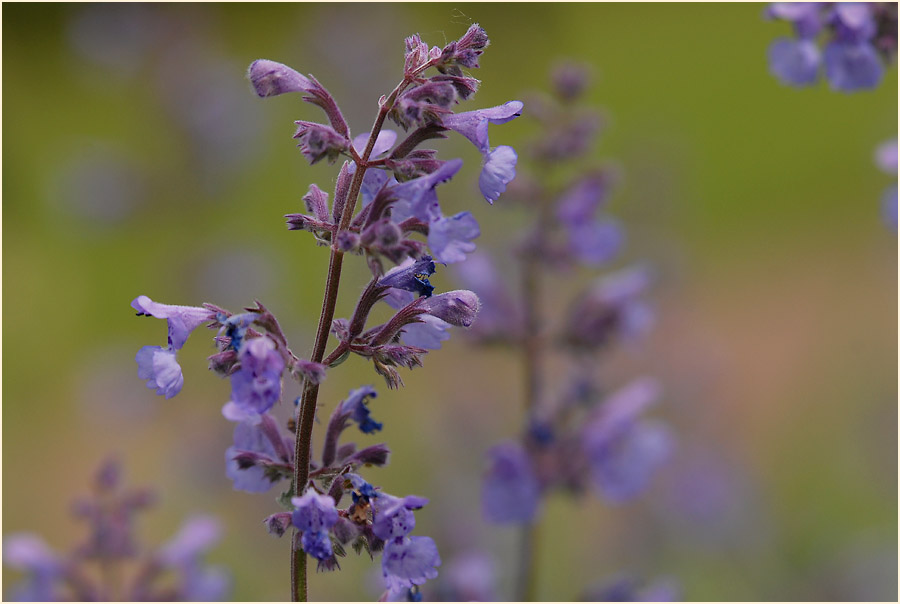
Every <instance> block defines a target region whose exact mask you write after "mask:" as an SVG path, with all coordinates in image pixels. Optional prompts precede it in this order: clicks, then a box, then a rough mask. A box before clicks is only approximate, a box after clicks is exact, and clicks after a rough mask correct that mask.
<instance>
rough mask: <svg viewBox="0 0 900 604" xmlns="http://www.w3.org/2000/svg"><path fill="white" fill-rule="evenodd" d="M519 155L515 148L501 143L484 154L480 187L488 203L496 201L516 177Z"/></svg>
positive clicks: (479, 180)
mask: <svg viewBox="0 0 900 604" xmlns="http://www.w3.org/2000/svg"><path fill="white" fill-rule="evenodd" d="M518 159H519V156H518V155H516V151H515V149H513V148H512V147H508V146H506V145H500V146H499V147H497V148H496V149H494V150H493V151H491V152H489V153H486V154H485V155H484V161H483V163H482V168H481V174H480V175H479V176H478V188H479V189H480V190H481V194H482V195H484V198H485V199H486V200H487V201H488V203H494V202H495V201H497V199H499V198H500V194H501V193H503V192H504V191H506V185H508V184H509V183H510V182H512V179H513V178H515V177H516V161H517V160H518Z"/></svg>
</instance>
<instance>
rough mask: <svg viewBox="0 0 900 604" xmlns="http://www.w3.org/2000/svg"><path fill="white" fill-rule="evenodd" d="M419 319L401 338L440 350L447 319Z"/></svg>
mask: <svg viewBox="0 0 900 604" xmlns="http://www.w3.org/2000/svg"><path fill="white" fill-rule="evenodd" d="M895 206H896V204H895ZM895 222H896V221H895ZM418 319H419V320H420V321H421V323H412V324H411V325H407V326H405V327H404V328H403V335H402V336H400V338H401V339H402V340H403V343H404V344H406V345H407V346H415V347H417V348H425V349H426V350H438V349H439V348H440V347H441V342H444V341H446V340H449V339H450V333H449V329H450V327H451V326H450V324H449V323H447V322H446V321H442V320H441V319H438V318H437V317H433V316H431V315H419V316H418Z"/></svg>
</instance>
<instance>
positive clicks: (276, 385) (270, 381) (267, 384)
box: [231, 336, 284, 413]
mask: <svg viewBox="0 0 900 604" xmlns="http://www.w3.org/2000/svg"><path fill="white" fill-rule="evenodd" d="M238 360H239V361H240V368H239V369H238V370H237V371H235V372H234V373H233V374H231V400H232V402H234V403H235V404H237V405H238V406H239V407H242V408H243V409H244V410H245V411H247V412H248V413H264V412H265V411H267V410H268V409H270V408H271V407H272V405H274V404H275V403H276V402H278V401H279V400H280V399H281V373H282V371H284V359H283V358H282V356H281V354H279V352H278V351H277V350H276V349H275V343H274V342H273V341H272V340H271V339H269V338H268V337H266V336H263V337H259V338H253V339H251V340H248V341H246V342H245V343H244V345H243V346H242V347H241V350H240V352H239V353H238Z"/></svg>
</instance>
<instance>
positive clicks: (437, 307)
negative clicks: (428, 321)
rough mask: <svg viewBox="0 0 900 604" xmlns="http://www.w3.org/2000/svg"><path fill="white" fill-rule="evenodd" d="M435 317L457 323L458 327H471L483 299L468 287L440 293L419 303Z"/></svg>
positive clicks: (452, 323) (453, 323)
mask: <svg viewBox="0 0 900 604" xmlns="http://www.w3.org/2000/svg"><path fill="white" fill-rule="evenodd" d="M419 308H422V309H424V310H425V312H427V313H428V314H430V315H431V316H433V317H437V318H438V319H441V320H442V321H446V322H447V323H450V325H455V326H456V327H469V326H471V325H472V323H473V322H474V321H475V317H476V316H477V315H478V311H479V310H480V309H481V300H479V299H478V296H476V295H475V293H474V292H470V291H469V290H467V289H457V290H454V291H450V292H446V293H443V294H439V295H437V296H432V297H430V298H426V299H425V300H423V301H422V303H421V304H420V305H419Z"/></svg>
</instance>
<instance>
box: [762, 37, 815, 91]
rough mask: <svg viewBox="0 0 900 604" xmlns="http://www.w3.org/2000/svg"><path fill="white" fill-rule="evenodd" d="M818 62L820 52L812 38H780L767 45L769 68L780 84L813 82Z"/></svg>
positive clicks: (807, 83)
mask: <svg viewBox="0 0 900 604" xmlns="http://www.w3.org/2000/svg"><path fill="white" fill-rule="evenodd" d="M820 63H821V53H820V52H819V47H818V46H816V43H815V41H813V40H791V39H788V38H780V39H778V40H775V41H774V42H773V43H772V45H771V46H769V69H770V70H771V72H772V74H773V75H774V76H775V77H776V78H778V79H779V80H780V81H781V83H782V84H787V85H790V86H810V85H812V84H815V83H816V79H817V78H818V75H819V64H820Z"/></svg>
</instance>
